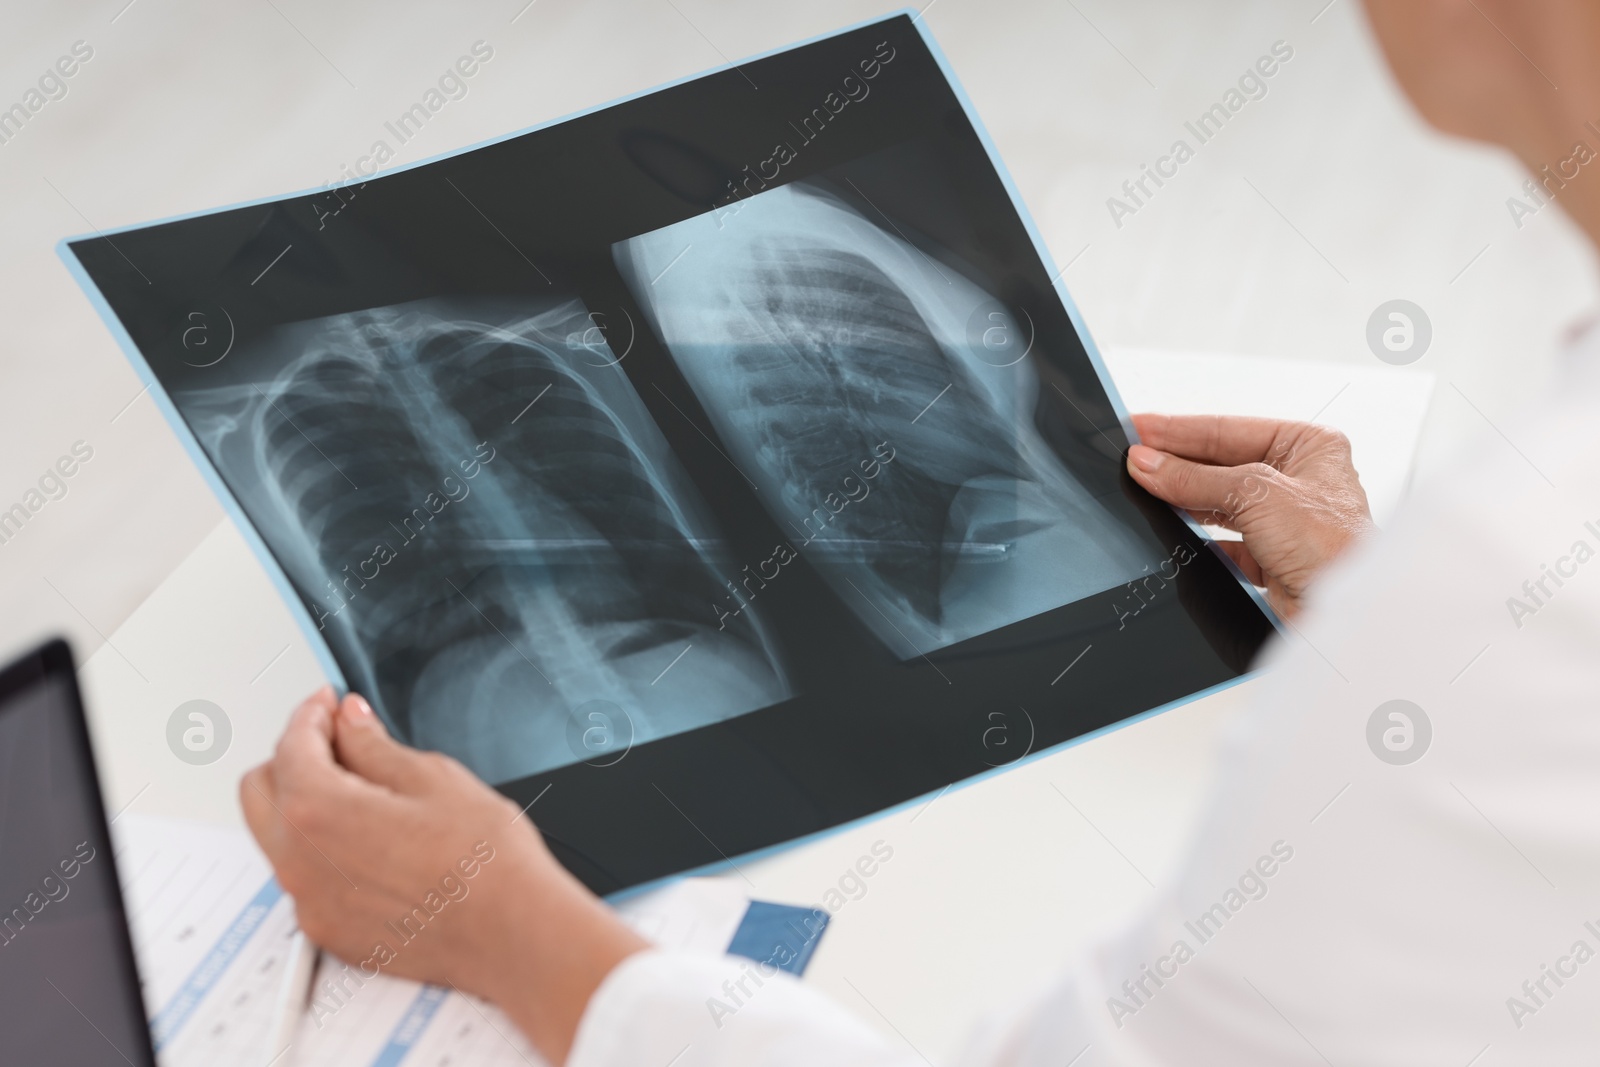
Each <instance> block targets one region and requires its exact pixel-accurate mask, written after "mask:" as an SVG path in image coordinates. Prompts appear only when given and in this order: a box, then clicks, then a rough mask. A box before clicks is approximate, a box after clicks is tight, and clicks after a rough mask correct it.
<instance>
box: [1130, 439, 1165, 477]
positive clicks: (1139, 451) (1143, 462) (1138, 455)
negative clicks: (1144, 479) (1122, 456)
mask: <svg viewBox="0 0 1600 1067" xmlns="http://www.w3.org/2000/svg"><path fill="white" fill-rule="evenodd" d="M1166 458H1167V457H1166V456H1164V455H1162V454H1161V453H1160V452H1157V451H1156V450H1155V449H1153V448H1151V447H1149V446H1148V445H1134V446H1133V447H1132V448H1130V449H1128V460H1129V461H1130V462H1131V463H1132V464H1133V465H1134V466H1135V467H1138V468H1139V469H1140V470H1142V471H1144V472H1145V473H1146V474H1154V473H1155V472H1156V471H1158V470H1160V469H1161V464H1162V463H1163V462H1164V461H1165V460H1166Z"/></svg>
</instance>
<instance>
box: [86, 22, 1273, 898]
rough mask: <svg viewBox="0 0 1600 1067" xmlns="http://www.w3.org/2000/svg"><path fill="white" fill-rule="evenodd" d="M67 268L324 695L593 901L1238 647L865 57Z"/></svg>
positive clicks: (976, 185) (1052, 318)
mask: <svg viewBox="0 0 1600 1067" xmlns="http://www.w3.org/2000/svg"><path fill="white" fill-rule="evenodd" d="M394 147H395V146H393V145H390V144H388V143H387V142H386V141H384V140H382V139H380V140H379V141H378V142H377V143H375V144H374V145H373V146H372V149H371V151H370V152H369V153H367V154H365V155H363V156H361V157H360V158H359V159H358V160H357V162H356V166H355V169H356V171H357V172H358V174H359V175H360V176H359V177H357V178H355V179H354V180H344V179H341V180H340V182H338V183H337V184H329V185H328V186H326V187H324V188H322V189H320V190H318V191H316V192H313V193H308V194H300V195H294V196H288V197H283V198H280V199H274V200H269V201H264V202H260V203H254V204H248V205H244V206H241V207H234V208H228V209H223V210H218V211H212V212H206V213H202V214H198V215H195V216H191V217H187V218H183V219H179V220H176V221H171V222H164V223H158V224H154V225H149V226H141V227H135V228H130V229H125V230H121V231H116V232H113V233H109V234H106V233H96V234H94V235H90V236H86V237H83V238H80V239H74V240H70V241H67V242H64V244H63V255H64V258H65V259H66V261H67V262H68V264H69V266H70V267H72V269H73V270H74V271H75V272H76V273H77V274H78V276H79V277H80V279H81V280H82V281H83V283H84V285H85V287H86V289H87V290H88V291H89V293H90V295H91V297H92V298H93V299H94V300H95V301H96V303H97V305H98V306H99V307H100V309H101V311H102V313H103V314H104V315H105V317H106V319H107V321H108V322H109V323H110V324H111V326H112V328H113V330H114V332H116V334H117V335H118V337H119V338H120V339H121V340H122V341H123V343H124V346H125V347H126V349H127V350H128V352H129V355H130V357H131V358H132V359H133V361H134V363H135V365H136V367H138V369H139V370H140V373H141V374H142V375H143V376H144V378H145V380H146V381H147V382H148V383H149V385H150V387H151V392H152V394H153V395H154V397H155V399H156V401H157V403H158V404H160V405H161V406H162V408H163V410H164V411H165V412H166V413H167V415H168V416H169V418H170V419H171V420H172V423H173V426H174V428H175V430H176V432H177V433H178V435H179V436H180V438H181V439H182V440H183V441H184V442H185V444H186V445H187V446H188V447H189V448H190V450H191V452H192V454H193V455H194V458H195V460H196V462H197V463H198V464H199V465H200V467H201V469H202V471H204V472H205V473H206V474H207V476H208V477H209V478H210V479H211V483H212V485H213V487H214V488H215V490H216V491H217V493H218V495H219V496H220V497H221V498H222V499H223V501H224V503H225V504H226V505H227V506H228V507H229V509H230V511H231V512H232V514H233V516H234V518H235V520H236V521H237V522H238V523H239V524H240V526H241V528H242V529H243V530H244V531H245V534H246V537H247V539H249V540H250V541H251V543H252V544H253V545H254V546H255V547H256V549H257V552H258V554H259V555H260V557H261V560H262V562H263V564H264V565H265V566H266V567H267V569H268V571H269V572H270V573H271V574H272V576H273V577H274V579H275V580H276V581H277V582H278V584H279V588H280V589H281V591H282V592H283V595H284V596H285V598H286V599H287V600H288V601H289V603H290V605H291V607H292V608H293V609H294V611H295V613H296V615H297V617H298V618H299V619H300V620H301V622H302V625H303V628H304V630H305V633H306V636H307V638H308V640H309V641H310V642H311V645H312V647H313V649H314V650H315V651H316V652H317V653H318V655H319V656H320V657H321V660H322V662H323V665H324V667H325V669H326V670H327V671H328V673H329V675H330V676H331V677H333V678H335V679H336V680H337V681H340V682H342V683H343V684H344V685H347V686H348V687H350V688H352V689H355V690H358V691H360V692H361V693H363V694H365V695H366V696H367V697H368V698H369V699H370V700H371V701H372V703H373V706H374V707H375V708H376V709H377V711H378V713H379V714H380V715H381V716H382V717H383V719H384V720H385V722H387V723H388V725H389V727H390V728H391V730H393V732H394V733H395V734H396V735H397V736H399V737H401V738H403V739H405V740H407V741H408V742H410V743H412V744H415V745H418V746H422V747H426V748H431V749H437V750H440V751H444V752H447V753H450V754H451V755H453V756H455V757H457V758H458V759H460V760H461V761H462V762H464V763H466V764H467V765H468V766H469V767H471V768H472V769H473V770H474V771H475V772H477V773H478V774H479V775H480V776H482V777H483V778H484V779H485V780H487V781H489V782H491V783H493V784H494V785H495V786H497V787H498V788H499V789H500V790H501V791H503V792H504V793H506V794H507V795H508V796H510V797H512V798H513V799H515V800H517V801H519V803H522V804H527V803H531V802H532V801H533V800H535V799H536V798H537V799H538V801H539V804H538V808H537V809H535V811H536V814H537V822H538V824H539V827H540V829H541V830H542V831H543V832H544V834H545V836H546V838H547V839H548V840H549V841H550V843H551V846H552V848H554V849H555V851H556V852H557V854H558V855H559V856H560V857H561V859H562V861H563V862H565V863H566V864H567V865H568V866H569V867H570V868H571V869H572V870H573V871H574V872H576V873H577V874H578V875H579V876H580V877H581V878H583V879H584V880H585V881H586V882H587V883H588V884H589V885H590V886H592V887H593V888H595V889H597V890H600V891H603V892H610V891H616V890H621V889H625V888H629V887H632V886H636V885H639V884H642V883H644V882H647V881H650V880H653V879H656V878H660V877H663V876H666V875H670V874H674V873H677V872H681V871H684V870H689V869H694V868H698V867H702V866H705V865H708V864H714V863H724V862H729V861H731V860H732V859H733V858H735V857H738V856H740V855H745V854H748V853H751V852H753V851H756V850H758V849H761V848H764V847H768V846H771V845H774V844H778V843H781V842H785V841H790V840H794V839H796V838H800V837H804V836H807V835H810V834H815V833H819V832H822V831H825V830H827V829H830V828H832V827H835V826H837V825H839V824H841V823H844V822H848V821H850V820H853V819H857V818H860V817H863V816H866V815H869V814H871V813H874V812H878V811H881V810H883V809H885V808H889V807H893V806H895V805H898V804H903V803H907V802H910V801H912V800H914V799H916V798H918V797H921V796H924V795H927V794H930V793H933V792H936V791H938V790H940V789H942V788H944V787H946V786H948V785H949V784H951V783H952V782H957V781H960V780H963V779H966V778H970V777H973V776H975V775H977V774H981V773H984V772H986V771H988V770H990V769H992V768H996V767H1001V766H1004V765H1006V764H1009V763H1013V762H1015V761H1016V760H1018V759H1021V758H1023V757H1025V756H1027V755H1029V754H1031V753H1035V752H1039V751H1042V750H1044V749H1047V748H1049V747H1051V746H1054V745H1059V744H1062V743H1065V742H1068V741H1071V740H1073V739H1076V738H1080V737H1083V736H1085V735H1086V734H1089V733H1092V732H1094V731H1097V730H1100V729H1103V728H1106V727H1109V726H1111V725H1114V724H1116V723H1118V722H1122V721H1125V720H1127V719H1129V718H1131V717H1133V716H1136V715H1139V714H1142V713H1145V712H1149V711H1151V710H1153V709H1156V708H1159V707H1162V706H1165V705H1169V704H1172V703H1174V702H1177V701H1181V700H1184V699H1186V698H1188V697H1191V696H1193V695H1194V694H1196V693H1198V692H1201V691H1203V690H1206V689H1209V688H1212V687H1215V686H1218V685H1222V684H1226V683H1228V682H1230V681H1232V680H1233V679H1235V678H1237V677H1238V676H1239V675H1240V673H1241V672H1242V671H1244V670H1245V669H1247V666H1248V663H1249V660H1250V657H1251V655H1252V654H1253V653H1254V651H1255V650H1256V648H1257V647H1258V646H1259V645H1260V643H1261V642H1262V641H1263V640H1264V639H1265V636H1266V635H1267V634H1268V633H1269V632H1270V629H1271V626H1270V623H1269V621H1268V619H1267V617H1266V615H1265V614H1264V613H1263V611H1262V610H1261V609H1260V608H1259V607H1258V606H1257V604H1256V602H1255V601H1254V600H1253V599H1252V598H1251V596H1250V595H1249V593H1248V592H1247V591H1246V589H1245V588H1244V587H1243V586H1242V585H1241V583H1240V582H1239V581H1238V580H1237V578H1236V577H1235V576H1234V575H1233V574H1232V573H1231V572H1230V571H1229V570H1228V568H1227V566H1226V564H1224V563H1223V562H1222V561H1221V558H1220V557H1219V555H1218V554H1217V553H1215V551H1214V550H1213V549H1212V548H1211V546H1209V545H1208V544H1207V543H1206V542H1205V540H1204V538H1203V536H1202V535H1200V534H1198V533H1196V532H1195V531H1194V530H1193V529H1191V528H1190V527H1189V526H1188V525H1187V524H1185V523H1184V522H1181V521H1180V520H1179V519H1178V518H1177V517H1176V516H1175V515H1174V514H1173V513H1172V512H1171V510H1170V509H1168V508H1166V507H1165V506H1163V505H1161V504H1159V503H1157V502H1156V501H1154V500H1153V499H1151V498H1150V497H1148V496H1147V495H1145V494H1144V493H1143V492H1142V491H1141V490H1139V489H1138V488H1137V487H1136V486H1134V485H1133V483H1132V482H1131V481H1130V480H1129V479H1128V478H1127V477H1126V475H1125V474H1124V472H1123V470H1122V462H1123V460H1122V457H1123V455H1124V454H1125V452H1126V449H1127V446H1128V444H1129V438H1128V429H1127V422H1126V419H1125V413H1124V412H1122V411H1121V409H1120V407H1119V404H1118V402H1117V401H1116V399H1115V395H1114V393H1112V392H1111V391H1110V385H1109V382H1108V381H1107V380H1106V379H1105V377H1104V375H1103V373H1102V372H1101V370H1100V367H1099V364H1098V361H1097V358H1096V356H1095V355H1094V351H1093V347H1092V344H1091V342H1090V341H1089V339H1088V336H1087V334H1086V333H1085V332H1083V330H1082V329H1081V327H1080V325H1079V324H1078V323H1077V322H1076V320H1075V318H1074V313H1073V312H1072V311H1071V309H1070V306H1069V305H1068V304H1067V303H1066V301H1065V300H1064V294H1063V291H1062V290H1061V289H1060V288H1059V278H1058V277H1057V274H1056V271H1055V269H1054V268H1053V267H1051V266H1050V265H1049V263H1048V260H1047V259H1045V258H1044V255H1043V251H1042V245H1041V244H1040V242H1039V241H1038V240H1037V238H1036V235H1035V234H1034V233H1033V232H1032V230H1031V229H1030V227H1029V224H1028V223H1027V221H1026V217H1025V215H1024V214H1023V212H1022V209H1021V206H1020V204H1019V203H1018V201H1017V199H1016V197H1015V193H1014V191H1013V190H1012V189H1011V187H1010V185H1009V184H1008V182H1007V179H1006V178H1005V177H1004V175H1003V172H1002V171H1001V170H1000V167H999V163H998V160H997V159H996V157H995V156H994V154H993V149H992V147H991V146H990V145H989V143H988V141H987V140H986V138H985V137H984V135H983V134H982V132H981V127H979V126H977V124H976V119H975V117H974V116H973V114H972V111H971V108H970V106H969V105H968V104H967V102H966V101H965V99H964V98H963V97H962V96H961V95H960V92H959V90H958V89H957V88H956V87H955V85H954V83H953V81H952V79H951V76H950V74H949V72H948V70H947V69H946V67H945V64H944V62H943V60H942V59H941V58H940V57H939V55H938V54H937V52H936V51H935V50H934V49H933V47H932V45H931V42H930V41H929V40H928V39H927V38H926V37H925V36H924V31H923V30H922V29H921V28H920V27H919V26H918V25H917V24H915V23H914V22H913V21H912V19H911V18H910V17H908V16H904V15H902V16H896V17H894V18H890V19H887V20H885V21H882V22H878V23H874V24H871V25H867V26H864V27H860V28H857V29H853V30H849V31H846V32H843V33H840V34H837V35H835V36H832V37H828V38H825V39H822V40H819V41H815V42H812V43H810V44H805V45H801V46H798V47H795V48H792V49H788V50H785V51H781V52H778V53H775V54H772V55H769V56H766V57H764V58H759V59H754V60H750V61H747V62H742V63H740V64H738V65H737V66H730V67H729V68H727V69H725V70H721V71H718V72H715V73H712V74H708V75H705V76H702V77H699V78H695V79H691V80H689V81H685V82H682V83H679V84H677V85H673V86H670V87H668V88H665V89H660V90H657V91H654V92H651V93H647V94H645V95H642V96H639V97H636V98H633V99H631V100H627V101H624V102H621V103H617V104H612V105H610V106H607V107H603V108H600V109H598V110H594V111H591V112H588V113H586V114H583V115H580V116H577V117H574V118H570V119H566V120H564V121H561V122H557V123H554V124H552V125H548V126H545V127H542V128H538V129H535V130H532V131H528V132H524V133H520V134H515V135H512V136H509V137H506V138H504V139H501V140H498V141H495V142H492V143H489V144H485V145H481V146H478V147H476V148H471V149H466V150H463V151H460V152H457V153H455V154H452V155H449V156H446V157H443V158H440V159H436V160H432V161H428V162H423V163H415V164H405V165H402V164H399V163H397V162H394V161H392V157H393V155H394Z"/></svg>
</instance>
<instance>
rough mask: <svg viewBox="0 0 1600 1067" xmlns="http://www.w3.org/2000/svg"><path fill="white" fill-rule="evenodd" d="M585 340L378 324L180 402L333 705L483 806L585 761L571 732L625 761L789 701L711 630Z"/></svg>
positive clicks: (632, 408)
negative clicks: (610, 732)
mask: <svg viewBox="0 0 1600 1067" xmlns="http://www.w3.org/2000/svg"><path fill="white" fill-rule="evenodd" d="M591 326H592V320H591V319H590V318H589V316H588V314H587V313H586V311H585V309H584V308H583V307H582V305H580V304H579V303H577V302H576V301H571V300H569V301H564V302H551V301H546V302H545V303H544V304H542V305H540V304H535V303H527V304H524V305H522V306H514V305H511V304H508V303H507V302H506V301H500V302H498V303H496V302H486V301H461V300H426V301H419V302H415V303H411V304H406V305H402V306H398V307H386V308H374V309H372V310H370V311H359V312H352V313H349V314H344V315H336V316H333V317H330V318H325V319H320V320H315V321H312V322H306V323H299V324H296V325H294V326H290V327H284V328H282V329H280V330H279V331H278V332H277V333H276V334H275V335H274V336H272V337H269V338H267V339H265V340H264V341H262V342H260V343H259V346H258V349H257V351H256V352H254V353H249V354H247V358H253V359H255V360H257V361H265V360H272V361H274V362H277V363H280V364H281V367H282V369H281V370H280V371H279V372H278V373H277V374H276V376H275V377H273V378H272V379H271V380H270V381H269V382H267V383H265V384H261V385H258V384H256V383H254V382H251V383H247V384H243V385H232V386H228V387H221V388H213V389H208V390H204V391H200V392H196V393H192V394H184V395H180V396H179V397H178V400H179V403H180V404H181V405H182V406H183V408H184V410H185V411H187V412H188V413H189V417H190V419H191V421H192V422H193V424H194V426H195V429H196V433H197V436H198V437H199V438H200V440H201V442H202V443H203V444H204V446H205V448H206V450H207V451H208V452H209V453H210V454H211V455H212V456H213V457H215V460H216V462H217V465H218V467H219V468H220V469H221V470H222V471H223V472H224V474H225V476H226V477H227V478H228V480H229V481H230V483H231V484H233V485H234V486H236V487H237V488H238V490H239V492H240V496H241V499H242V502H243V503H244V506H245V508H246V510H247V511H248V512H249V513H250V516H251V518H252V520H253V521H254V522H255V523H256V524H257V526H258V528H259V529H260V530H261V531H262V533H263V535H264V536H265V537H266V539H267V541H268V543H269V544H271V545H272V546H273V548H274V550H275V551H276V552H277V553H278V554H279V556H280V558H281V559H282V560H283V562H284V564H285V567H286V569H287V570H288V572H289V573H290V575H291V577H292V578H293V579H294V580H295V582H296V584H297V585H298V586H299V587H300V589H301V590H302V592H303V593H304V594H305V595H306V596H307V598H308V600H309V601H310V603H311V604H312V615H313V617H314V619H315V620H316V622H317V625H318V626H319V628H321V629H322V631H323V632H324V633H325V634H326V636H327V639H328V641H329V642H330V643H331V644H332V645H333V646H334V647H335V648H336V649H337V650H338V651H339V652H340V653H341V654H342V656H341V658H342V659H343V660H344V661H345V662H346V663H349V664H351V665H352V667H353V668H354V669H353V671H352V673H353V674H354V677H352V678H351V679H350V681H351V683H352V684H353V685H354V686H355V687H356V688H358V689H359V690H360V691H361V692H363V693H367V694H370V695H371V698H372V700H373V703H374V706H376V707H377V708H378V709H379V711H380V712H382V713H383V714H384V715H385V717H387V718H389V719H390V721H391V722H394V723H396V724H398V725H400V726H401V727H402V729H403V730H404V732H405V733H406V734H407V735H408V736H409V737H410V739H411V740H412V741H413V743H415V744H417V745H421V746H423V747H427V748H434V749H439V750H441V751H444V752H448V753H451V754H452V755H455V756H457V757H458V758H460V759H461V760H462V761H463V762H465V763H467V764H468V765H469V766H471V767H472V768H474V769H475V770H476V771H477V772H478V773H479V774H480V775H482V776H484V777H485V778H487V779H489V780H490V781H505V780H509V779H513V778H520V777H524V776H526V775H529V774H532V773H535V772H537V771H541V770H546V769H548V768H550V767H553V766H559V765H561V764H565V763H570V762H572V761H573V760H575V759H577V758H579V757H580V756H581V755H583V754H584V750H583V749H582V748H581V747H579V748H577V749H576V750H574V748H573V746H571V745H570V744H569V737H568V728H569V719H570V718H571V716H572V715H573V714H574V713H576V714H577V715H578V721H579V722H580V723H581V724H582V726H583V728H591V726H590V724H591V723H603V724H605V728H609V729H618V730H623V729H627V730H631V735H632V739H633V740H634V741H635V742H640V741H648V740H652V739H654V738H656V737H661V736H664V735H667V734H672V733H677V732H679V731H682V730H686V729H690V728H692V727H695V726H700V725H703V724H705V723H707V722H714V721H716V720H718V719H723V718H727V717H728V716H730V715H738V714H740V713H742V712H747V711H751V710H754V709H755V708H759V707H765V706H767V705H769V704H774V703H777V702H778V701H780V700H783V699H785V698H787V697H788V696H789V695H791V691H790V689H789V686H788V683H787V682H786V681H785V679H784V676H783V671H782V669H781V667H780V666H779V664H778V661H777V658H776V654H775V652H774V650H773V649H772V648H771V646H770V643H769V641H768V638H767V635H766V634H765V633H764V631H763V629H762V626H761V624H760V621H759V616H758V615H756V614H755V613H753V612H751V613H745V614H743V615H741V616H740V617H739V618H738V619H735V620H731V621H730V622H727V623H724V624H722V625H718V624H717V623H718V620H717V619H716V617H715V616H714V615H712V613H711V612H710V611H709V610H708V608H707V605H708V604H709V603H710V602H711V601H712V600H714V599H715V598H717V597H718V596H719V595H721V594H722V592H723V590H722V589H721V586H722V584H723V582H724V581H725V579H722V578H719V577H718V576H717V574H716V572H715V570H714V569H713V568H712V565H711V562H710V560H709V558H708V549H707V548H706V546H707V545H710V544H711V543H712V541H713V538H712V536H711V530H710V529H709V527H708V525H707V522H706V520H705V518H704V516H703V511H702V506H701V504H700V502H699V499H698V497H697V495H696V493H695V491H694V489H693V488H692V486H691V485H690V484H689V482H688V481H687V479H686V478H685V477H684V475H683V472H682V470H681V468H680V467H679V465H678V461H677V460H676V458H675V457H674V456H673V455H672V454H671V453H670V452H669V451H668V450H667V448H666V445H665V442H664V441H663V440H662V439H661V435H660V433H659V431H657V429H656V427H655V425H654V423H652V422H651V420H650V417H649V415H648V414H646V412H645V409H644V406H643V405H642V404H641V403H640V402H639V399H638V397H637V395H636V394H635V393H634V392H633V389H632V387H631V386H630V385H629V384H628V381H627V379H626V377H625V376H624V375H623V374H622V372H621V370H620V369H619V367H618V363H617V360H616V358H615V357H614V356H613V355H612V353H611V350H610V349H609V348H608V347H607V346H606V345H605V343H604V341H603V339H598V338H597V336H596V334H595V331H593V330H592V329H591V328H590V327H591ZM686 650H688V651H686ZM687 655H693V656H694V657H695V658H694V661H693V662H692V663H691V664H690V665H689V668H690V669H686V670H681V671H673V670H671V669H670V668H671V667H672V666H674V661H675V660H676V659H677V658H678V657H680V656H687ZM590 710H595V711H597V712H598V714H599V715H600V716H602V717H599V718H590V717H589V715H588V712H589V711H590Z"/></svg>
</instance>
